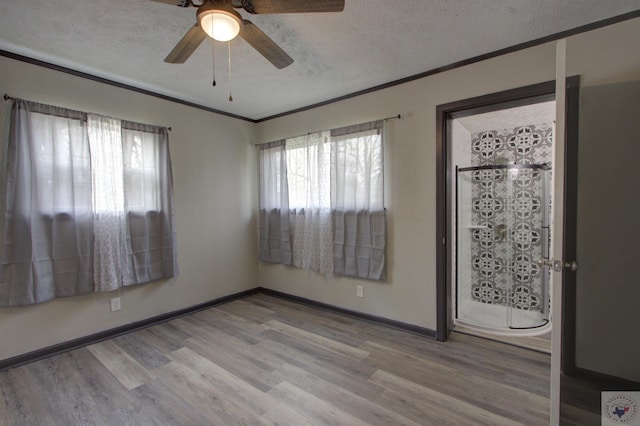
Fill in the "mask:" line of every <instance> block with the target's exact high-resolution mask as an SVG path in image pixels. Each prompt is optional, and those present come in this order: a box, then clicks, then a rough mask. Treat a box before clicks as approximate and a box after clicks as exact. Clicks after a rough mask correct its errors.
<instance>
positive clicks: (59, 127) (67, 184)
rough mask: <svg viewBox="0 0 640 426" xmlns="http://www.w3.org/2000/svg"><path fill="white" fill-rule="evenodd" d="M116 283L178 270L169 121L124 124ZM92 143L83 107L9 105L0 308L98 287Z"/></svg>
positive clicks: (136, 281) (169, 274)
mask: <svg viewBox="0 0 640 426" xmlns="http://www.w3.org/2000/svg"><path fill="white" fill-rule="evenodd" d="M122 142H123V156H124V159H123V160H124V174H125V176H124V185H125V191H124V192H125V206H126V209H127V212H126V213H127V235H126V241H127V262H126V263H127V265H125V267H124V268H123V271H124V272H123V274H124V275H125V276H124V277H123V279H122V283H123V284H124V285H127V284H140V283H144V282H149V281H152V280H156V279H159V278H169V277H173V276H175V275H177V273H178V267H177V261H176V257H177V255H176V238H175V225H174V223H175V221H174V203H173V183H172V175H171V159H170V154H169V146H168V136H167V129H165V128H160V127H155V126H146V125H140V124H136V123H129V122H122ZM89 150H90V145H89V142H88V132H87V117H86V114H85V113H81V112H77V111H72V110H67V109H64V108H59V107H52V106H47V105H42V104H37V103H34V102H28V101H24V100H15V101H14V102H13V105H12V111H11V123H10V132H9V138H8V141H7V146H6V147H5V149H4V152H5V153H6V154H5V157H4V158H3V166H4V167H3V170H6V173H5V174H4V176H3V179H2V190H3V193H2V196H1V197H0V199H1V200H2V203H3V204H4V206H3V207H4V212H5V214H4V221H3V223H2V225H3V230H2V231H3V232H2V255H1V257H0V306H20V305H28V304H34V303H41V302H45V301H47V300H51V299H54V298H57V297H65V296H74V295H80V294H85V293H90V292H93V291H96V289H95V283H94V274H93V270H94V262H95V259H94V239H95V236H94V225H93V224H94V221H93V218H94V214H95V212H94V211H93V204H92V194H93V189H92V173H91V158H90V151H89Z"/></svg>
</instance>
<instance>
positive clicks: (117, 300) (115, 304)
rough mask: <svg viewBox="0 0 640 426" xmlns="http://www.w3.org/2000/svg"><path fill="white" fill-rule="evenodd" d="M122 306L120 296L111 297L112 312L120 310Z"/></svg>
mask: <svg viewBox="0 0 640 426" xmlns="http://www.w3.org/2000/svg"><path fill="white" fill-rule="evenodd" d="M120 307H121V306H120V298H119V297H114V298H113V299H111V312H115V311H119V310H120Z"/></svg>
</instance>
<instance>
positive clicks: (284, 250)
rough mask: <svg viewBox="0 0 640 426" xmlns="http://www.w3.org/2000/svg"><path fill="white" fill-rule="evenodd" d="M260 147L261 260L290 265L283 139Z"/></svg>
mask: <svg viewBox="0 0 640 426" xmlns="http://www.w3.org/2000/svg"><path fill="white" fill-rule="evenodd" d="M259 150H260V159H259V161H260V260H261V261H263V262H274V263H282V264H284V265H291V264H292V263H293V260H292V255H291V249H292V246H291V227H290V221H289V190H288V182H287V155H286V151H285V141H284V140H281V141H277V142H271V143H267V144H263V145H260V146H259Z"/></svg>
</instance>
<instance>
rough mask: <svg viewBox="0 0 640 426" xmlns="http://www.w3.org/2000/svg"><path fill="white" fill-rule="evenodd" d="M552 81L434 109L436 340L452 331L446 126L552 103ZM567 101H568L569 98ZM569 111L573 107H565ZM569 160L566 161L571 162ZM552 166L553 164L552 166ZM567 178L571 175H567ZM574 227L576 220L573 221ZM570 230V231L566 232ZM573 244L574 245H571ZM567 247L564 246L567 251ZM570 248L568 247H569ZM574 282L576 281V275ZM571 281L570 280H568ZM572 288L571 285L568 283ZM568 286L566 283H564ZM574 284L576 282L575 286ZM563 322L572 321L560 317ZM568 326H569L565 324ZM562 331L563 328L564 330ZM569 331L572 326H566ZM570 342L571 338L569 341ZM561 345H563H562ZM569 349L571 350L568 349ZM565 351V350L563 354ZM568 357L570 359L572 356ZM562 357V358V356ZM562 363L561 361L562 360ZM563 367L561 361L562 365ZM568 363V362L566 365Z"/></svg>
mask: <svg viewBox="0 0 640 426" xmlns="http://www.w3.org/2000/svg"><path fill="white" fill-rule="evenodd" d="M578 81H579V77H568V78H567V91H569V89H570V88H574V87H576V86H577V85H578ZM555 88H556V85H555V80H551V81H547V82H544V83H538V84H533V85H530V86H524V87H520V88H516V89H510V90H505V91H502V92H497V93H492V94H489V95H484V96H479V97H475V98H469V99H464V100H460V101H456V102H451V103H447V104H442V105H438V106H437V107H436V141H437V144H436V161H437V163H436V175H437V178H436V206H437V208H436V211H437V212H436V265H437V266H436V267H437V270H436V299H437V312H436V316H437V329H436V339H437V340H440V341H445V340H447V338H448V337H449V334H450V333H451V330H452V328H453V309H454V308H453V300H452V284H453V283H452V279H451V270H452V267H453V262H455V259H452V255H451V253H452V241H453V238H452V237H453V236H452V225H451V221H452V220H453V218H452V212H451V200H452V198H451V197H452V196H453V194H452V192H453V191H452V188H453V186H452V185H453V174H454V172H455V170H452V167H451V166H450V164H449V163H450V162H449V160H450V159H449V155H450V154H449V153H450V151H451V149H450V144H451V140H450V134H449V133H450V132H449V129H448V125H449V122H450V120H452V119H455V118H460V117H466V116H469V115H476V114H481V113H486V112H491V111H495V110H500V109H506V108H513V107H518V106H523V105H529V104H535V103H540V102H546V101H552V100H555V98H556V96H555ZM568 99H569V98H568ZM568 110H569V111H571V110H572V108H568ZM570 161H571V160H569V162H570ZM552 167H553V165H552ZM567 177H568V178H569V179H570V176H567ZM574 224H575V221H574ZM565 231H569V232H570V229H569V230H565ZM572 241H573V242H572ZM567 243H568V244H569V245H571V244H573V245H574V246H575V231H574V238H571V237H569V238H567V235H566V233H565V244H567ZM566 248H567V247H565V249H566ZM569 249H570V247H569ZM571 275H573V279H574V281H575V274H571ZM568 279H569V280H570V279H571V277H568ZM568 284H569V287H571V283H568ZM564 285H565V286H567V282H566V281H565V283H564ZM573 285H575V282H574V284H573ZM563 317H565V318H563V319H568V320H571V318H567V316H566V315H563ZM556 321H557V323H558V324H560V323H561V321H560V319H559V318H556ZM564 325H565V326H566V325H569V324H566V323H565V324H564ZM563 328H564V327H563ZM568 329H569V330H571V329H572V327H571V326H570V325H569V327H568ZM569 340H570V339H569ZM563 343H565V344H566V343H569V344H568V345H567V346H569V347H570V346H571V344H570V342H567V341H563ZM563 346H564V345H563ZM567 349H569V350H570V348H567ZM563 352H564V351H563ZM563 355H569V356H568V357H567V358H568V359H569V360H570V359H571V358H572V354H564V353H563ZM563 358H565V357H564V356H563ZM563 361H564V359H563ZM563 364H564V362H563ZM569 364H571V362H569Z"/></svg>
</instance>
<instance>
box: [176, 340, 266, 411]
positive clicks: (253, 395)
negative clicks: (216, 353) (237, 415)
mask: <svg viewBox="0 0 640 426" xmlns="http://www.w3.org/2000/svg"><path fill="white" fill-rule="evenodd" d="M170 357H171V358H172V359H173V360H174V361H175V362H176V363H179V364H181V365H183V366H185V367H187V368H189V369H190V370H192V371H194V372H195V373H196V374H197V375H198V376H199V380H203V381H205V382H208V383H211V384H215V387H216V389H217V391H218V392H221V393H222V394H223V395H226V399H227V400H230V401H234V402H235V403H236V404H237V405H238V406H241V407H243V409H244V410H245V411H247V409H248V410H250V411H251V413H253V414H255V415H256V416H261V415H262V414H264V413H265V412H266V411H267V407H268V405H269V401H268V399H267V398H265V397H264V392H262V391H261V390H260V389H258V388H256V387H254V386H252V385H251V384H249V383H247V382H245V381H244V380H242V379H240V378H239V377H237V376H235V375H233V374H232V373H230V372H228V371H227V370H225V369H224V368H222V367H220V366H219V365H217V364H215V363H214V362H212V361H210V360H208V359H207V358H204V357H202V356H200V355H198V354H197V353H196V352H194V351H192V350H191V349H188V348H182V349H179V350H177V351H175V352H173V353H171V355H170Z"/></svg>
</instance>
